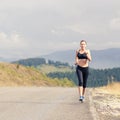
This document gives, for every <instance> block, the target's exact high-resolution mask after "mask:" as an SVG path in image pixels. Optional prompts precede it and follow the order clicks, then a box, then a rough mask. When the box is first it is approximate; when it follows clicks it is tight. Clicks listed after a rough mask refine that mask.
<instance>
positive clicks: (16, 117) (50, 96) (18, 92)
mask: <svg viewBox="0 0 120 120" xmlns="http://www.w3.org/2000/svg"><path fill="white" fill-rule="evenodd" d="M78 99H79V96H78V91H77V88H62V87H14V88H12V87H1V88H0V120H98V119H97V116H96V112H95V109H94V107H93V104H92V97H91V94H90V90H89V89H87V91H86V98H85V101H84V102H83V103H81V102H80V101H79V100H78Z"/></svg>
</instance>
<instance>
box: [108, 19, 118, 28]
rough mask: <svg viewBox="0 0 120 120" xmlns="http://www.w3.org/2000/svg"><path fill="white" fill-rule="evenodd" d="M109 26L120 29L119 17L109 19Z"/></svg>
mask: <svg viewBox="0 0 120 120" xmlns="http://www.w3.org/2000/svg"><path fill="white" fill-rule="evenodd" d="M110 28H111V29H113V30H120V18H114V19H112V20H111V21H110Z"/></svg>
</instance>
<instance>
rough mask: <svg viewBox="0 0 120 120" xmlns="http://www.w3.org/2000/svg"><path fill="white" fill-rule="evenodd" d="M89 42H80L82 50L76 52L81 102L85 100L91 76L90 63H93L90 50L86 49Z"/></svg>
mask: <svg viewBox="0 0 120 120" xmlns="http://www.w3.org/2000/svg"><path fill="white" fill-rule="evenodd" d="M86 45H87V42H86V41H85V40H81V41H80V49H79V50H77V51H76V57H75V64H76V65H77V67H76V73H77V77H78V91H79V96H80V98H79V100H80V101H83V100H84V95H85V88H86V84H87V78H88V74H89V67H88V65H89V62H90V61H91V54H90V50H88V49H86Z"/></svg>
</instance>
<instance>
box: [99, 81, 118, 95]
mask: <svg viewBox="0 0 120 120" xmlns="http://www.w3.org/2000/svg"><path fill="white" fill-rule="evenodd" d="M100 90H103V91H104V92H108V93H110V94H114V95H120V82H113V83H110V84H109V85H107V86H104V87H101V88H100Z"/></svg>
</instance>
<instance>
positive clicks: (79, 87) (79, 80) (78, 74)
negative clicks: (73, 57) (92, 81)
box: [76, 67, 83, 96]
mask: <svg viewBox="0 0 120 120" xmlns="http://www.w3.org/2000/svg"><path fill="white" fill-rule="evenodd" d="M76 73H77V77H78V92H79V96H82V93H83V75H82V71H81V70H80V69H79V68H78V67H77V69H76Z"/></svg>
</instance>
